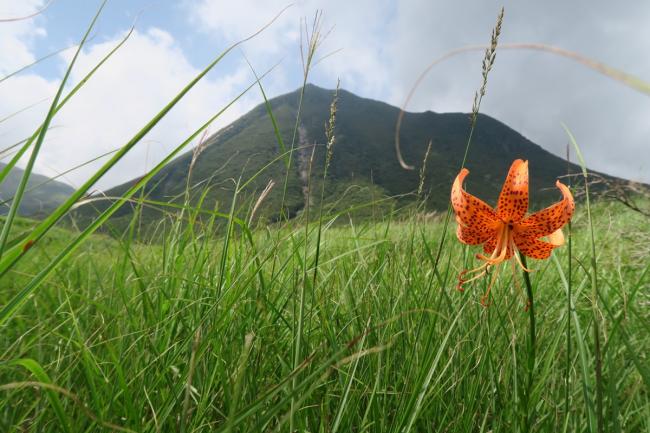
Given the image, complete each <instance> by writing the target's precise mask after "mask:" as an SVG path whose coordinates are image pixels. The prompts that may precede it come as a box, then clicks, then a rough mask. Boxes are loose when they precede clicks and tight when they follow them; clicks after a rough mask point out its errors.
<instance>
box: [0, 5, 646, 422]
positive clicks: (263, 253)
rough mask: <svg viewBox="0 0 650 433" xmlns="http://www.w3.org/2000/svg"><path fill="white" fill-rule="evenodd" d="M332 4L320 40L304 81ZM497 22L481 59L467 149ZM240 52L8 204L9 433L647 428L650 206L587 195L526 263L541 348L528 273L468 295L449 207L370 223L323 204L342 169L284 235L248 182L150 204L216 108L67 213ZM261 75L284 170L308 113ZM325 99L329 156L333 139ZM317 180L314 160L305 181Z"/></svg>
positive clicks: (4, 403)
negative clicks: (67, 180)
mask: <svg viewBox="0 0 650 433" xmlns="http://www.w3.org/2000/svg"><path fill="white" fill-rule="evenodd" d="M319 17H320V16H319V15H317V16H316V19H315V21H314V25H313V27H312V30H311V32H308V33H307V37H306V40H307V49H306V54H305V57H304V59H305V63H304V64H305V67H304V71H303V72H304V84H306V82H307V79H308V73H309V68H310V65H311V64H312V61H313V58H314V57H313V56H314V52H315V50H316V48H317V46H318V41H319V40H320V39H319V38H320V37H321V33H320V26H319V19H320V18H319ZM501 19H502V15H500V18H499V19H498V21H497V22H498V24H497V26H496V28H495V31H494V33H493V35H492V43H491V45H490V50H488V51H487V52H486V62H487V63H484V64H483V82H482V83H483V84H482V86H481V88H480V90H479V92H478V93H477V99H476V100H475V104H474V108H473V110H472V111H473V118H472V122H471V124H470V129H469V131H470V132H469V138H468V142H467V149H468V150H469V148H470V144H471V136H472V133H473V130H474V127H475V118H476V114H477V113H478V111H479V108H480V102H481V98H482V97H483V95H484V94H485V85H486V84H487V75H488V73H489V71H490V69H491V67H492V64H493V62H494V52H495V51H494V50H495V49H496V47H497V38H498V33H499V29H500V26H501V24H500V23H501ZM90 28H92V26H90ZM90 28H89V30H90ZM82 46H83V44H81V45H80V49H81V47H82ZM118 48H119V47H118ZM232 48H233V47H231V48H229V49H228V50H227V51H226V52H224V53H222V54H221V55H219V56H218V57H217V58H216V59H215V60H214V62H212V63H211V64H210V65H208V66H207V67H206V69H205V70H204V71H203V72H201V74H199V75H198V76H197V77H196V78H195V79H194V80H193V81H192V82H190V83H189V84H188V85H187V86H186V87H185V88H184V90H183V91H182V92H181V93H179V94H178V95H177V96H176V97H175V98H173V99H172V100H171V101H170V102H169V104H168V105H167V106H166V107H164V108H163V109H162V110H161V111H160V113H159V114H158V115H157V116H155V117H154V118H153V119H152V120H151V121H150V122H149V123H148V124H147V125H145V126H144V127H143V128H142V130H140V131H138V132H137V133H136V135H135V136H134V137H133V139H132V140H130V141H129V142H128V143H126V144H125V145H124V146H123V147H122V148H120V150H119V151H117V152H116V153H115V154H114V155H113V157H112V158H111V159H110V160H109V161H108V162H107V163H106V164H105V165H104V166H103V167H102V168H101V169H100V170H99V171H98V172H97V173H96V174H95V175H94V176H92V177H91V179H89V181H88V182H87V183H86V184H84V186H82V188H80V189H79V190H78V191H77V192H76V193H75V195H74V196H73V197H72V198H71V199H70V200H68V201H67V202H66V203H64V204H63V205H62V206H61V207H60V208H59V209H57V210H56V211H55V212H54V213H53V214H52V215H51V216H49V217H48V218H46V219H45V220H44V221H42V222H31V221H27V220H22V219H20V218H16V217H15V212H14V215H11V216H10V217H8V218H6V219H5V222H4V224H5V226H4V229H3V230H4V232H6V233H5V234H4V235H3V237H2V239H0V240H3V242H2V244H4V245H5V247H6V248H4V249H0V250H1V253H2V257H1V259H0V274H1V275H2V279H1V280H0V289H1V290H0V304H1V305H2V310H1V311H0V325H1V328H0V329H2V334H1V335H0V342H1V343H0V353H1V355H0V360H1V362H0V383H1V384H2V385H0V393H2V394H0V430H1V431H7V432H12V431H16V432H18V431H39V432H40V431H53V432H54V431H70V432H77V431H118V430H121V431H134V432H167V431H182V432H202V431H206V432H207V431H210V432H249V431H253V432H257V431H291V432H293V431H301V432H303V431H304V432H307V431H309V432H316V431H318V432H348V431H354V432H394V433H402V432H418V431H448V432H467V431H477V432H488V431H518V430H520V429H522V428H523V429H526V430H528V431H540V432H542V431H543V432H545V431H560V430H562V431H571V432H592V431H630V432H636V431H638V432H643V431H648V430H649V429H650V393H649V391H650V375H649V373H648V367H647V361H648V360H647V355H646V354H647V353H650V333H649V331H650V313H649V310H648V308H647V306H648V305H649V303H650V295H649V293H648V288H649V287H650V281H649V280H650V272H649V269H650V263H648V262H647V260H643V259H642V258H641V256H639V255H638V254H637V252H636V250H635V248H638V247H637V244H636V239H637V238H638V237H639V236H648V232H649V231H650V230H649V228H648V227H649V224H648V221H647V219H645V218H644V217H643V216H641V215H640V214H636V213H634V212H632V211H631V210H629V209H628V208H626V207H624V206H622V205H620V204H606V203H596V204H593V203H587V205H586V206H585V207H584V208H582V209H579V211H578V212H577V213H576V216H575V217H574V221H573V223H572V231H571V238H570V241H571V244H570V245H571V248H570V249H566V248H565V249H558V250H557V251H556V252H555V253H554V257H553V260H552V261H546V262H536V263H533V264H531V267H533V268H535V269H536V271H535V272H534V273H532V274H531V275H530V281H529V285H528V288H529V290H530V291H531V292H532V291H534V292H535V296H536V303H535V307H536V312H537V314H538V318H539V320H538V322H537V327H536V329H535V330H533V336H534V339H535V341H536V344H535V345H534V346H532V347H534V348H536V350H535V351H531V350H527V349H529V348H530V347H531V346H529V345H527V343H526V342H527V341H528V339H529V338H530V337H529V335H530V331H531V329H530V328H528V323H529V322H528V314H527V313H526V312H525V310H524V309H525V305H526V302H525V299H524V298H523V297H522V296H520V293H519V291H518V290H517V289H516V284H515V282H514V281H513V278H516V276H514V275H513V276H512V277H510V276H507V275H504V276H502V277H501V278H500V279H497V280H496V282H495V285H494V287H493V288H492V293H493V298H492V305H491V306H490V308H485V307H483V306H482V305H481V303H480V296H479V294H478V293H480V292H481V291H482V289H483V288H482V287H481V283H480V282H477V283H476V284H474V285H472V286H470V287H468V290H466V291H465V292H464V293H460V292H457V291H455V290H454V287H455V285H456V277H457V275H458V273H459V272H460V271H461V270H462V269H463V268H464V267H465V266H466V264H467V261H468V260H471V251H470V250H469V249H468V248H466V247H463V246H461V245H459V244H458V243H456V242H445V239H446V235H447V229H448V225H449V222H450V215H451V214H450V212H449V211H448V212H447V214H446V215H445V216H443V217H424V216H423V215H422V214H421V212H420V211H419V209H421V207H417V206H416V207H412V208H410V209H406V210H403V211H402V212H400V213H389V214H386V215H375V216H374V217H373V219H366V220H357V219H355V218H354V217H353V216H352V209H348V210H344V211H342V212H338V213H333V212H327V211H326V208H325V207H324V206H323V189H322V188H323V185H324V183H325V182H326V181H328V175H327V169H326V170H325V171H324V174H323V177H322V179H320V181H321V183H320V187H321V191H320V202H318V201H317V202H316V203H317V206H318V208H317V209H311V206H310V203H311V201H310V200H307V201H306V208H305V210H304V212H302V213H301V214H300V215H299V217H297V218H295V219H293V220H288V219H283V220H281V221H280V222H279V223H278V224H276V225H274V226H272V227H258V228H252V226H251V225H250V224H249V223H248V222H250V223H251V224H252V223H253V219H252V217H251V215H252V214H254V212H255V211H254V208H255V204H254V203H253V202H251V203H250V204H246V203H243V204H242V203H241V202H240V200H241V196H240V193H241V191H243V189H244V188H245V187H246V185H248V184H250V182H252V181H253V179H238V180H236V184H237V185H236V188H235V193H234V197H233V200H232V202H231V205H230V208H229V209H227V210H224V209H220V208H218V207H216V206H215V205H213V204H212V203H207V202H206V201H205V197H206V195H207V189H204V190H203V191H199V192H198V196H199V199H198V200H195V201H193V200H191V199H190V197H191V194H190V188H191V187H192V186H191V182H190V181H189V179H188V182H187V184H186V194H185V196H184V197H185V202H184V203H182V204H177V203H161V202H156V201H154V200H151V199H149V198H147V197H146V196H145V195H144V194H140V195H139V196H138V195H137V194H138V193H139V192H140V191H142V188H143V187H144V185H145V184H146V183H147V182H148V181H150V180H151V178H152V177H153V176H154V175H155V174H156V173H158V172H159V171H160V169H161V168H162V167H163V166H164V165H165V164H166V163H167V162H169V161H170V160H171V159H172V158H173V157H174V156H175V155H177V154H178V153H179V152H181V151H182V150H183V149H184V148H186V147H187V146H188V145H189V144H190V143H191V142H192V141H193V140H194V139H195V138H197V137H199V136H200V134H201V133H203V131H204V130H205V129H206V128H207V127H208V126H209V125H210V123H211V122H212V121H213V120H214V119H215V118H217V117H218V116H219V115H220V114H221V113H222V112H223V110H221V111H219V112H218V113H216V114H215V115H214V116H211V117H209V118H208V119H207V121H206V122H205V123H203V124H202V125H200V126H199V127H198V128H197V129H196V130H195V131H194V132H193V133H192V134H191V135H190V136H189V137H187V139H186V140H184V141H183V142H182V143H180V144H179V145H178V146H177V148H176V149H174V151H173V152H172V153H170V154H169V155H167V157H166V158H165V159H164V160H163V161H162V162H161V163H160V164H159V165H157V166H156V167H154V168H153V169H152V170H151V171H150V172H149V173H148V174H147V175H146V176H144V177H143V178H142V179H140V180H139V181H138V182H136V183H135V184H134V185H133V186H132V187H131V188H130V189H129V190H128V191H127V192H126V193H125V194H124V195H123V196H122V197H117V198H115V199H114V200H113V202H112V204H111V205H110V206H109V207H108V208H107V209H106V210H104V211H103V212H101V213H98V215H97V217H96V219H95V220H94V221H93V222H92V223H91V224H90V225H89V226H88V227H86V228H85V229H83V230H80V231H79V230H77V231H75V230H73V229H70V228H57V227H55V225H56V223H57V222H58V221H60V220H61V218H62V216H63V215H66V214H67V213H68V212H69V211H70V210H71V209H72V208H73V207H74V206H78V205H79V204H80V200H81V198H82V197H83V195H84V194H85V193H86V192H87V191H88V190H89V188H90V187H91V186H92V184H93V183H94V182H95V181H96V180H97V179H99V177H101V176H102V175H103V174H104V173H106V171H108V170H109V169H110V168H111V167H112V166H113V165H114V164H115V163H116V162H117V161H118V160H119V159H120V158H122V157H123V156H124V155H125V154H126V153H127V152H128V151H129V150H130V149H132V148H133V147H134V146H136V145H137V144H138V143H139V142H140V140H141V138H142V136H144V134H145V133H146V132H147V131H148V130H149V129H151V128H152V127H153V126H154V125H155V124H156V123H157V122H158V121H159V120H160V119H162V117H164V116H165V115H166V113H167V112H168V111H169V110H170V109H171V108H172V107H173V106H174V104H176V103H177V102H178V101H179V100H180V99H181V98H182V97H183V96H184V94H185V93H186V92H187V91H189V90H190V89H191V88H192V86H194V85H195V84H196V83H197V82H198V81H199V80H200V79H201V78H202V77H203V76H204V75H205V73H207V72H208V71H209V70H210V69H211V68H212V67H214V66H215V65H216V64H217V63H218V62H219V61H220V60H221V59H222V58H223V56H224V55H226V54H227V53H228V52H229V51H230V50H232ZM109 57H110V54H109V56H107V58H106V59H105V60H108V59H109ZM72 66H73V65H71V66H70V67H72ZM251 69H252V66H251ZM91 75H92V72H91V74H89V76H88V79H89V78H90V77H91ZM263 76H264V74H262V75H260V76H257V75H255V80H254V81H253V82H252V83H251V86H250V87H248V88H246V89H244V90H243V92H246V91H248V90H249V89H251V88H253V87H259V88H260V90H261V93H262V96H263V98H264V100H265V102H266V107H267V110H268V113H269V116H270V119H271V121H272V123H273V126H274V130H275V131H276V134H277V137H278V140H279V141H280V143H279V144H280V149H281V153H280V155H278V156H277V157H276V158H275V160H274V161H280V160H282V161H285V164H286V165H285V167H286V169H287V177H288V176H289V171H290V170H297V168H296V167H295V164H294V162H292V161H293V159H294V152H295V151H296V150H301V151H302V150H305V149H303V148H301V147H300V146H297V145H296V142H295V141H296V139H295V137H296V135H295V134H296V133H297V131H298V128H299V125H300V110H298V111H299V112H298V116H297V118H296V123H295V129H294V138H293V140H292V143H291V145H290V146H289V148H286V147H285V146H284V143H282V142H281V137H280V134H279V133H277V131H278V127H277V124H276V121H275V118H274V117H273V111H272V107H271V105H270V103H269V102H268V100H267V99H266V95H265V93H264V89H263V87H262V86H261V84H260V80H261V79H262V78H263ZM84 82H85V81H84ZM81 85H83V84H81ZM62 88H63V84H62ZM75 89H77V88H75ZM74 91H75V90H73V92H74ZM303 93H304V87H303ZM303 93H301V99H302V96H303ZM71 94H73V93H71ZM71 94H69V95H68V97H69V96H71ZM242 94H243V93H242ZM59 96H61V95H59ZM332 96H333V102H332V108H331V115H330V119H331V120H330V123H329V124H328V125H324V126H323V127H324V128H326V136H327V138H328V143H327V155H328V156H327V158H326V161H329V158H330V156H331V152H336V147H335V137H336V96H335V95H334V94H333V95H332ZM65 101H66V98H65V97H64V98H63V99H61V102H58V99H55V101H54V102H53V103H52V108H51V109H50V113H49V114H48V117H47V118H46V121H45V122H44V124H43V126H42V127H41V128H39V129H38V130H37V131H36V132H35V134H34V135H33V137H32V138H30V139H28V141H26V142H25V144H23V147H22V148H21V151H22V152H27V151H28V150H29V149H32V152H33V153H32V155H35V154H36V153H37V151H38V146H40V144H39V143H42V141H43V139H44V136H45V134H47V129H48V128H47V125H48V122H49V121H50V120H51V118H52V117H53V116H54V115H55V114H56V110H57V109H58V108H60V106H61V105H62V104H63V103H64V102H65ZM233 102H234V101H233ZM228 106H230V104H228V105H227V106H226V107H224V110H225V109H227V108H228ZM312 148H313V146H312ZM23 149H24V150H23ZM467 155H469V153H466V156H467ZM425 162H426V159H425ZM460 162H461V161H459V163H460ZM463 162H464V161H463ZM271 163H272V162H269V164H271ZM310 167H311V166H310ZM326 167H327V162H326ZM263 170H264V168H263V169H262V171H263ZM30 173H31V169H28V170H26V177H27V178H28V177H29V176H30ZM259 174H260V173H257V174H255V175H254V176H253V178H255V177H257V176H258V175H259ZM450 181H451V180H450ZM421 182H424V178H422V180H421ZM286 185H287V181H286V180H285V182H284V186H283V188H284V191H285V192H286V188H287V186H286ZM318 185H319V184H318V183H317V182H316V180H315V179H314V180H312V176H311V170H309V173H308V186H307V192H308V195H311V194H312V193H313V190H314V186H318ZM22 192H24V188H23V191H21V192H20V193H19V194H17V196H16V198H15V199H14V200H13V201H12V206H15V207H16V208H17V206H18V205H19V203H20V200H21V195H22ZM192 192H193V193H194V191H192ZM316 194H317V195H318V192H316ZM263 198H264V193H262V195H261V196H260V199H259V200H263ZM317 198H318V197H317ZM127 202H128V203H133V204H135V212H134V213H133V217H132V220H131V224H130V225H129V228H128V230H127V231H126V232H125V233H121V234H119V235H120V236H114V237H107V236H105V235H97V234H93V233H94V232H95V231H96V230H97V229H98V228H99V227H100V226H101V225H102V224H103V223H104V222H106V221H107V220H108V218H110V217H111V215H113V214H114V212H116V211H117V209H119V207H120V206H122V205H124V204H125V203H127ZM374 203H375V201H374V200H372V199H370V200H369V201H368V203H361V204H358V206H372V205H373V204H374ZM144 206H156V207H160V208H163V209H165V210H167V211H168V212H166V213H165V215H166V216H165V217H163V218H162V219H161V221H160V222H159V224H158V225H157V230H158V235H159V236H156V237H155V239H156V240H155V241H149V240H147V238H146V237H143V236H141V235H142V233H141V230H143V229H142V228H141V227H140V218H141V212H140V211H141V209H142V208H143V207H144ZM279 211H280V212H285V210H284V203H283V204H282V206H281V209H280V210H279ZM316 211H317V212H316ZM242 215H247V216H248V218H244V217H243V216H242ZM247 221H248V222H247ZM218 222H221V223H218ZM567 261H568V262H569V265H570V266H569V267H568V271H565V267H564V266H562V264H563V263H567ZM588 263H589V264H591V266H589V265H588ZM596 263H598V266H595V264H596ZM64 264H65V266H63V265H64ZM567 272H568V274H567ZM564 295H566V296H564ZM531 313H532V311H531ZM567 323H572V324H573V326H571V327H568V326H564V325H565V324H567ZM569 330H571V332H569ZM589 331H592V333H591V334H590V332H589ZM590 335H593V337H590ZM594 337H595V338H594ZM565 342H566V345H565V344H564V343H565ZM571 347H575V348H576V350H575V353H573V352H572V351H571ZM530 365H532V368H531V367H529V368H525V366H530ZM533 371H534V375H535V376H534V381H532V380H530V375H531V374H532V373H533ZM522 408H523V410H522ZM530 413H534V414H535V416H529V414H530Z"/></svg>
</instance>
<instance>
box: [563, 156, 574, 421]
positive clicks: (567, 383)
mask: <svg viewBox="0 0 650 433" xmlns="http://www.w3.org/2000/svg"><path fill="white" fill-rule="evenodd" d="M569 155H570V153H569V145H568V144H567V148H566V160H567V174H569V171H570V160H569ZM568 183H569V185H568V186H569V188H571V177H570V176H569V177H568ZM567 237H568V240H567V294H566V366H565V377H564V417H565V422H564V430H565V431H566V429H567V428H568V425H569V413H570V409H569V408H570V400H571V397H570V392H569V389H570V379H571V305H572V304H573V303H572V300H571V297H572V296H573V295H572V289H573V285H572V272H573V269H572V266H573V265H572V254H573V252H572V247H573V236H572V231H571V220H569V223H568V225H567Z"/></svg>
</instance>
